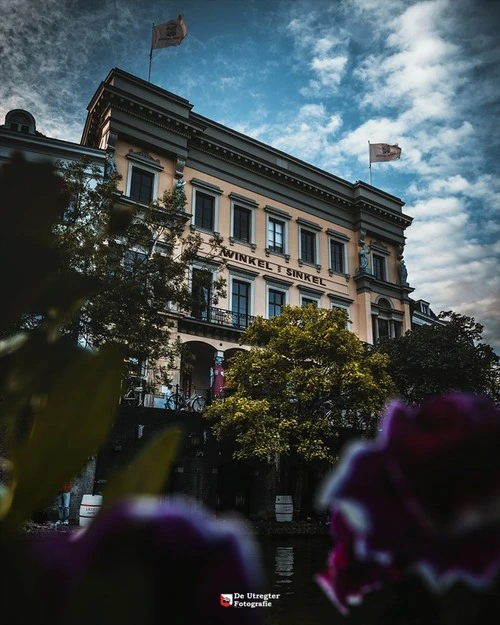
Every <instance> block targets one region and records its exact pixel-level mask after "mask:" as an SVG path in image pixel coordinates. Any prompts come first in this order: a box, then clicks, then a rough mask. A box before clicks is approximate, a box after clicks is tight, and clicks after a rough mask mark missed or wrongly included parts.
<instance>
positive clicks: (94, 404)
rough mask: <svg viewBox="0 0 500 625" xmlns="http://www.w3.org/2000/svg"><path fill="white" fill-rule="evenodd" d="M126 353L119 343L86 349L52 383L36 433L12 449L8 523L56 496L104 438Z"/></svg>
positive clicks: (114, 406)
mask: <svg viewBox="0 0 500 625" xmlns="http://www.w3.org/2000/svg"><path fill="white" fill-rule="evenodd" d="M122 359H123V355H122V353H121V351H120V350H118V349H114V348H111V349H106V350H104V351H102V352H100V353H91V352H84V356H83V357H80V358H79V359H77V360H73V362H71V364H69V365H68V367H67V369H66V371H64V372H63V373H62V374H61V376H60V378H59V380H58V381H57V382H56V383H55V385H54V386H53V387H52V389H51V390H50V392H49V394H48V399H47V402H46V403H45V405H44V406H43V407H42V408H41V410H40V411H39V412H38V413H37V414H36V415H35V421H34V424H33V427H32V431H31V433H30V436H29V437H27V439H26V440H24V441H22V443H20V444H18V445H17V446H14V447H13V448H12V450H11V454H12V461H13V465H14V467H13V481H12V490H13V500H12V504H11V507H10V509H9V511H8V512H7V515H6V517H5V522H6V524H7V525H8V526H17V525H18V524H19V523H20V522H22V521H23V520H24V519H26V518H28V517H29V515H30V514H31V513H33V512H34V511H35V510H38V509H39V508H40V507H42V506H43V505H45V504H46V503H47V502H48V501H50V499H51V498H52V497H54V495H55V493H57V491H58V489H59V488H60V486H61V484H62V483H63V482H65V481H66V480H68V479H70V478H72V477H73V476H74V475H75V474H76V473H77V472H78V471H80V469H81V468H82V466H83V465H84V464H85V461H86V460H87V458H88V457H89V456H90V455H92V454H93V453H95V451H96V449H97V448H98V447H99V445H100V444H101V443H102V442H103V441H104V439H105V437H106V435H107V434H108V431H109V429H110V427H111V425H112V422H113V420H114V416H115V413H116V410H117V407H118V398H119V393H120V378H121V364H122Z"/></svg>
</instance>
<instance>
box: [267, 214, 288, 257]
mask: <svg viewBox="0 0 500 625" xmlns="http://www.w3.org/2000/svg"><path fill="white" fill-rule="evenodd" d="M271 223H274V224H275V225H278V224H279V225H281V250H279V249H275V242H276V230H275V229H274V228H273V238H274V241H273V245H272V246H271V240H270V225H271ZM286 232H287V221H286V220H285V219H281V218H280V217H278V216H277V215H273V214H268V215H267V224H266V249H267V250H269V252H271V253H272V254H282V255H284V254H286V253H287V245H286V240H287V236H286Z"/></svg>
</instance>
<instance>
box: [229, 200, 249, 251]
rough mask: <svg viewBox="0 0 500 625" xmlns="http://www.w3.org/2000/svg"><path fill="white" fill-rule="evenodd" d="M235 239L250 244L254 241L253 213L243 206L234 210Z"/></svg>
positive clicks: (235, 207)
mask: <svg viewBox="0 0 500 625" xmlns="http://www.w3.org/2000/svg"><path fill="white" fill-rule="evenodd" d="M233 237H234V238H235V239H237V240H238V241H244V242H245V243H250V241H251V240H252V211H251V210H249V209H248V208H243V207H242V206H234V208H233Z"/></svg>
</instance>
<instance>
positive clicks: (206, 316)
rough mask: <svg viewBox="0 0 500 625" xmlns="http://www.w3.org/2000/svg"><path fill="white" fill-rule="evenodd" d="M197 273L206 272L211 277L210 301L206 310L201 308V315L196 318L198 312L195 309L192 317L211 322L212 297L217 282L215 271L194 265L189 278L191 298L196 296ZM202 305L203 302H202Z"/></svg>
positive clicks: (191, 312) (192, 311) (207, 302)
mask: <svg viewBox="0 0 500 625" xmlns="http://www.w3.org/2000/svg"><path fill="white" fill-rule="evenodd" d="M195 272H206V273H207V274H209V275H210V278H211V280H210V287H209V289H208V300H207V301H206V302H205V304H206V306H205V308H202V307H201V306H200V311H199V315H198V316H196V313H197V311H195V310H193V308H192V309H191V311H190V314H191V316H192V317H194V318H195V319H201V320H202V321H209V320H210V315H211V308H212V307H213V303H212V297H213V284H214V282H215V279H216V278H215V273H216V272H215V270H214V269H212V268H211V267H206V266H203V265H197V264H195V265H193V266H192V267H191V271H190V276H189V279H190V281H189V287H190V292H191V297H193V296H194V293H193V290H194V286H195V283H194V273H195ZM200 303H201V300H200Z"/></svg>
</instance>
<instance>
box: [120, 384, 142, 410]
mask: <svg viewBox="0 0 500 625" xmlns="http://www.w3.org/2000/svg"><path fill="white" fill-rule="evenodd" d="M143 390H144V389H143V388H142V386H130V387H129V389H128V390H127V392H126V393H125V395H123V396H122V403H125V404H127V406H142V402H143V397H144V396H143Z"/></svg>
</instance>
